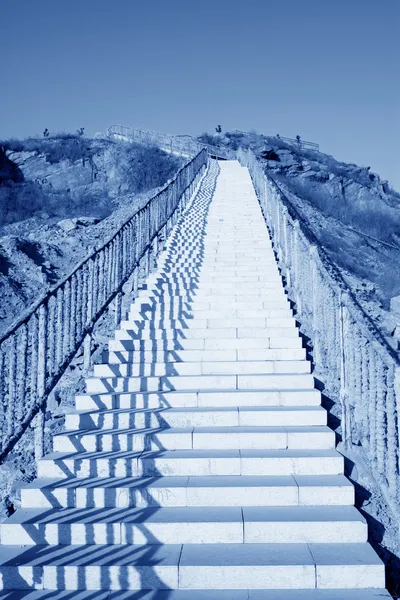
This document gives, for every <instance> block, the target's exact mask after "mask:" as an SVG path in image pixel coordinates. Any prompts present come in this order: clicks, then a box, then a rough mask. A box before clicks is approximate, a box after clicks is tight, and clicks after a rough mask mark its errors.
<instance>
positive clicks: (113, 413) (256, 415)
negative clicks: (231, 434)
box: [65, 406, 327, 431]
mask: <svg viewBox="0 0 400 600" xmlns="http://www.w3.org/2000/svg"><path fill="white" fill-rule="evenodd" d="M326 420H327V414H326V411H325V409H323V408H322V407H321V406H298V407H296V406H293V407H292V406H288V407H279V406H276V407H257V406H255V407H243V408H241V407H226V408H212V407H208V408H199V407H194V408H189V407H188V408H168V407H163V408H153V409H111V410H106V411H104V410H97V411H85V412H76V411H73V412H68V413H66V415H65V429H66V430H67V431H71V430H75V429H84V430H91V429H97V428H98V429H130V428H138V429H139V428H144V427H234V426H239V425H242V426H265V427H268V426H282V427H284V426H304V425H308V426H312V425H326Z"/></svg>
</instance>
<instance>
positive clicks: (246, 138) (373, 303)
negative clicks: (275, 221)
mask: <svg viewBox="0 0 400 600" xmlns="http://www.w3.org/2000/svg"><path fill="white" fill-rule="evenodd" d="M201 139H203V140H204V141H207V143H210V142H213V143H214V144H219V145H226V146H228V147H231V148H234V149H236V148H238V147H239V146H244V147H249V148H251V149H252V150H253V151H254V152H255V153H256V155H257V156H258V158H259V160H260V162H261V163H262V164H263V166H264V168H265V171H266V172H267V174H268V175H269V176H270V177H272V178H273V179H274V180H275V182H276V183H277V184H278V186H279V187H280V188H281V190H282V191H283V192H284V193H285V194H286V196H287V197H288V199H289V200H290V202H291V203H292V204H293V206H295V207H296V209H297V211H298V212H299V213H300V215H301V216H302V217H303V218H304V219H305V220H306V221H307V222H308V224H309V226H310V228H311V229H312V231H313V233H314V234H315V236H316V237H317V239H318V240H319V242H320V244H321V246H323V247H324V249H325V250H326V252H327V253H328V255H329V256H330V258H331V260H332V261H333V262H334V263H335V264H336V265H337V266H338V267H339V268H340V269H341V271H342V273H343V275H344V276H345V278H346V279H347V281H348V283H349V285H350V286H351V288H352V289H353V291H354V292H355V293H356V294H357V296H358V298H359V300H360V302H361V303H362V304H363V306H364V308H365V309H366V310H367V311H368V313H369V314H370V315H371V316H372V317H373V318H374V320H375V321H376V323H377V324H378V325H379V327H380V328H381V329H382V331H383V332H384V333H385V335H386V336H387V337H388V339H389V340H390V341H391V342H392V343H393V345H394V346H395V347H396V346H397V344H398V343H399V341H400V332H399V329H397V331H396V326H397V327H398V325H397V324H400V316H398V315H397V314H396V312H395V311H394V310H393V309H394V308H395V306H396V301H393V300H392V298H393V297H396V296H398V295H399V294H400V194H398V193H397V192H395V191H394V190H392V189H391V188H390V186H389V185H388V183H387V182H385V181H381V179H380V177H379V176H378V175H377V174H375V173H372V172H371V171H370V169H369V167H359V166H357V165H354V164H346V163H343V162H339V161H337V160H335V159H334V158H333V157H332V156H329V155H327V154H324V153H322V152H316V151H311V150H305V149H304V148H300V147H298V146H297V145H296V144H293V145H292V144H287V143H285V142H283V141H282V140H281V139H279V138H277V137H266V136H262V135H258V134H248V133H242V132H232V133H227V134H225V135H224V136H208V135H206V136H204V137H203V136H202V138H201ZM391 300H392V310H390V305H391ZM398 304H400V303H398ZM398 304H397V305H398Z"/></svg>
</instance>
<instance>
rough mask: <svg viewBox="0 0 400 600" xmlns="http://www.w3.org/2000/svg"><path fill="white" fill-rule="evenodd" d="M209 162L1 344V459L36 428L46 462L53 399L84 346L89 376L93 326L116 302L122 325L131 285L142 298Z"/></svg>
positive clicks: (147, 209) (192, 165)
mask: <svg viewBox="0 0 400 600" xmlns="http://www.w3.org/2000/svg"><path fill="white" fill-rule="evenodd" d="M207 164H208V155H207V152H206V150H204V149H203V150H201V151H200V152H199V153H198V154H197V155H196V156H195V157H194V158H193V159H192V160H191V161H190V162H188V163H187V164H186V165H184V166H183V167H182V168H181V169H180V170H179V171H178V173H177V174H176V176H175V177H174V179H173V180H172V181H171V182H170V183H169V184H168V185H167V186H165V187H164V188H163V189H162V190H161V191H160V192H159V193H157V194H156V195H155V196H153V197H152V198H150V199H149V201H148V202H147V203H146V204H145V205H144V206H143V207H142V208H141V209H140V210H139V211H138V212H136V213H135V214H134V215H133V216H132V217H130V218H129V219H128V220H127V221H126V222H125V223H124V224H123V225H122V226H121V227H120V228H119V229H118V231H117V232H116V233H115V234H114V235H113V236H112V237H111V238H110V239H109V240H108V241H107V242H106V243H105V244H104V245H103V246H101V247H100V248H99V249H98V250H95V251H94V252H93V253H92V254H90V256H88V257H87V258H86V259H85V260H83V261H82V262H81V263H80V264H79V265H78V266H77V267H76V268H75V269H74V271H73V272H72V273H71V274H70V275H69V276H68V277H67V278H66V279H64V281H62V282H61V283H60V284H59V285H57V286H56V287H55V288H54V289H52V290H51V291H49V292H48V293H47V294H46V295H45V297H44V298H42V299H41V300H40V301H39V302H38V303H37V304H36V305H34V306H33V307H31V309H30V310H29V311H28V313H27V314H26V315H25V316H23V317H22V318H21V319H20V320H19V321H18V322H17V323H16V324H15V325H13V326H12V327H11V328H10V329H9V330H8V332H7V333H6V334H5V335H3V337H2V338H1V339H0V461H1V460H3V459H4V458H5V457H6V456H7V455H8V453H9V452H10V451H11V450H12V448H13V447H14V445H15V444H16V442H17V441H18V440H20V439H21V437H22V436H23V434H24V432H25V431H26V430H27V428H28V427H30V426H32V427H34V428H35V456H36V458H37V459H38V458H40V457H41V456H42V454H43V447H44V446H43V445H44V421H45V413H46V410H47V409H46V406H47V399H48V397H49V394H50V393H51V391H52V390H53V389H54V387H55V386H56V384H57V383H58V381H59V379H60V377H61V376H62V374H63V373H64V372H65V370H66V368H67V367H68V365H69V364H70V363H71V361H72V359H73V358H74V356H75V355H76V354H77V352H78V350H79V349H80V348H82V346H83V362H84V370H85V371H86V372H87V370H88V369H89V366H90V357H91V347H92V333H93V328H94V325H95V324H96V322H97V321H98V319H99V318H100V317H101V316H102V315H103V314H104V313H105V311H106V310H107V309H108V307H109V306H110V305H111V303H113V308H114V309H115V320H116V323H119V322H120V320H121V308H122V288H123V286H124V284H125V283H126V282H127V281H128V280H130V281H132V291H133V293H134V295H136V293H137V290H138V284H139V270H140V272H141V274H142V276H143V277H146V276H147V274H148V273H149V272H150V270H151V269H152V267H153V264H154V259H155V256H156V255H157V254H158V251H159V241H160V240H161V239H165V238H166V237H167V236H168V234H169V232H170V230H171V228H172V227H173V225H174V224H175V222H176V220H177V218H178V217H179V215H180V213H181V211H182V210H183V208H184V207H185V205H186V203H187V201H188V200H189V198H190V197H191V195H192V193H193V191H194V190H195V188H196V186H197V184H198V181H199V179H200V177H201V176H202V174H203V171H204V170H205V169H206V166H207Z"/></svg>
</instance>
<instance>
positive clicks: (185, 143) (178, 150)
mask: <svg viewBox="0 0 400 600" xmlns="http://www.w3.org/2000/svg"><path fill="white" fill-rule="evenodd" d="M107 136H108V137H112V138H114V139H123V140H128V141H132V142H136V143H138V144H146V145H156V146H158V147H159V148H161V149H162V150H164V151H165V152H171V153H173V154H180V155H182V156H194V155H195V154H197V153H198V152H200V150H201V149H202V148H205V149H206V150H207V152H208V153H209V155H210V156H213V157H214V156H215V157H216V158H223V159H227V160H235V159H236V153H235V151H234V150H231V149H229V148H220V147H218V146H210V145H208V144H203V143H202V142H199V141H198V140H197V139H196V138H194V137H192V136H190V135H171V134H169V133H160V132H159V131H152V130H150V129H137V128H133V127H126V126H125V125H111V127H109V128H108V129H107Z"/></svg>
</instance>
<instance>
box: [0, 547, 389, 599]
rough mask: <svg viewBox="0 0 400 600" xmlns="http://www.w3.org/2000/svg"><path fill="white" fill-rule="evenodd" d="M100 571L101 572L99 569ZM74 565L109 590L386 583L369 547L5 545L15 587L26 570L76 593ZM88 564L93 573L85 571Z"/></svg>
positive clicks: (4, 564)
mask: <svg viewBox="0 0 400 600" xmlns="http://www.w3.org/2000/svg"><path fill="white" fill-rule="evenodd" d="M96 566H97V567H100V571H97V570H95V571H93V567H96ZM75 567H80V568H84V569H85V571H84V572H85V573H87V575H88V582H89V585H88V587H89V589H104V587H107V583H104V577H105V576H106V574H107V579H108V578H110V579H109V583H108V586H111V585H112V584H111V581H114V585H115V582H116V581H117V582H118V584H117V585H118V586H119V587H118V589H121V588H122V589H138V588H139V586H140V588H139V589H146V583H147V584H150V585H148V587H149V588H152V587H153V588H154V587H156V588H158V589H159V588H160V587H161V588H162V587H164V588H169V589H170V588H175V589H177V588H186V589H199V588H207V589H213V588H214V587H215V588H219V589H221V588H222V589H229V588H236V589H248V588H249V587H251V588H265V587H266V584H267V588H269V589H279V588H281V587H282V584H283V585H284V587H290V588H293V587H296V588H297V587H302V588H305V589H307V588H311V589H314V588H315V587H316V584H317V587H331V588H337V587H338V586H339V585H341V587H347V588H350V587H353V588H354V587H355V588H364V587H367V588H368V587H372V588H373V587H375V588H382V587H383V586H384V568H383V564H382V562H381V560H380V559H379V558H378V556H377V554H376V553H375V552H374V551H373V550H372V548H371V546H370V545H369V544H366V543H360V544H185V545H180V544H171V545H169V544H168V545H163V544H161V545H160V544H156V545H152V544H146V545H144V546H143V545H142V546H135V545H122V544H121V545H106V546H104V545H82V546H68V545H66V546H40V545H36V546H25V547H18V546H6V545H5V546H2V548H1V556H0V569H1V572H2V576H3V581H4V580H7V579H8V581H12V580H13V579H14V581H16V583H17V585H18V580H19V578H20V573H23V575H24V577H25V578H27V577H28V578H30V577H31V578H33V577H34V578H35V580H36V581H38V580H39V581H40V580H42V585H44V587H45V588H47V587H50V586H57V587H58V588H62V589H77V588H78V586H79V581H78V579H77V578H76V576H73V575H74V568H75ZM89 567H91V571H90V570H89V571H86V568H89ZM178 567H179V568H178ZM71 569H72V570H71ZM121 569H122V571H121ZM62 574H64V576H62ZM206 574H207V578H205V575H206ZM70 575H72V577H71V576H70ZM293 575H295V577H293ZM121 576H122V580H121ZM228 581H231V585H228ZM299 583H301V585H299ZM350 583H352V585H350ZM232 584H233V585H232ZM10 587H11V589H12V587H15V586H12V585H11V586H10Z"/></svg>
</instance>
